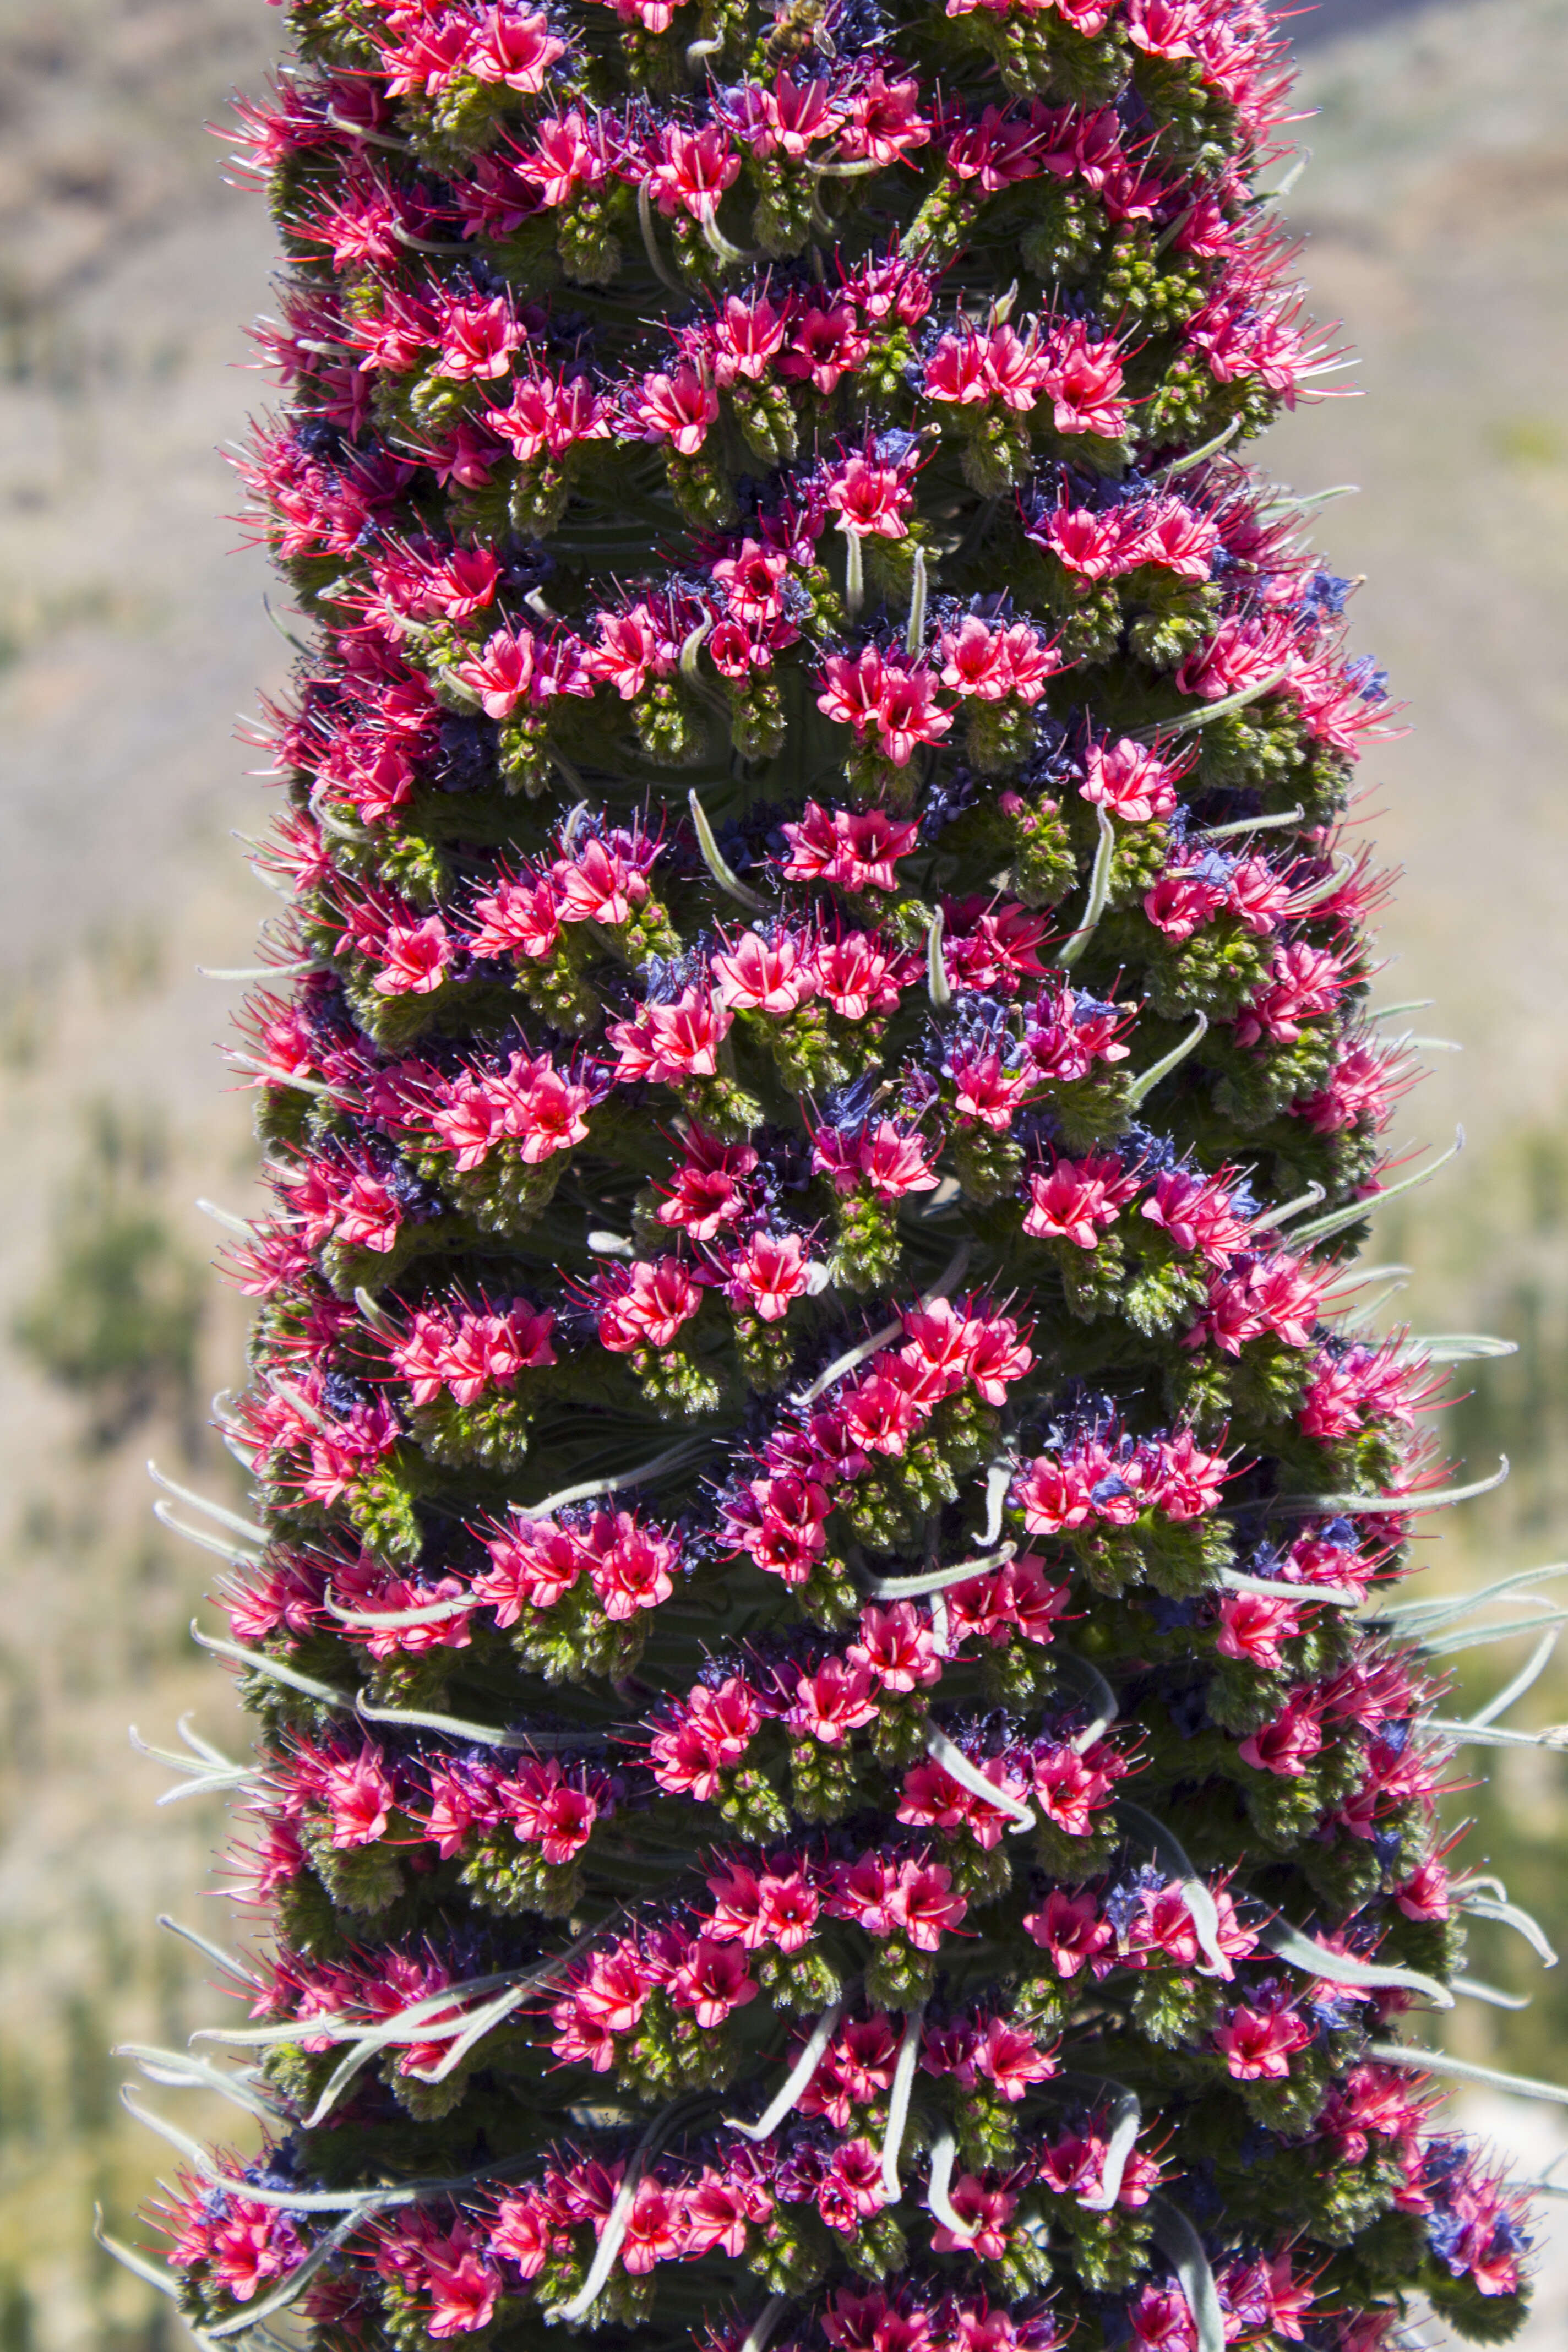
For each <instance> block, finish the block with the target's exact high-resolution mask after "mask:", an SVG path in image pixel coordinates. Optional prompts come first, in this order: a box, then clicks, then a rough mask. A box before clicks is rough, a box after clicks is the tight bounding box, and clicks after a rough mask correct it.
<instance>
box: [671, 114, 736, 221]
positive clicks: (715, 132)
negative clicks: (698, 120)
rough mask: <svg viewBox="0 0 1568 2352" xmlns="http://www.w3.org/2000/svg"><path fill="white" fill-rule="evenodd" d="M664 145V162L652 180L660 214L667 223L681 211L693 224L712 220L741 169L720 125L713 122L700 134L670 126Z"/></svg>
mask: <svg viewBox="0 0 1568 2352" xmlns="http://www.w3.org/2000/svg"><path fill="white" fill-rule="evenodd" d="M661 144H662V157H661V160H660V161H659V162H658V163H656V164H655V165H654V168H653V172H652V173H651V175H650V179H649V185H650V186H651V188H652V190H653V193H654V198H655V201H656V203H657V204H658V208H659V211H660V212H661V213H663V215H665V217H666V219H667V220H668V218H669V216H670V215H672V214H673V213H676V212H681V211H684V212H687V213H689V214H690V215H691V217H692V218H693V219H694V220H700V219H702V218H703V217H704V216H707V217H709V218H711V216H712V214H713V211H714V209H715V207H716V205H718V202H719V199H720V197H721V195H722V194H723V193H724V191H725V189H726V188H728V187H730V186H731V185H732V184H733V183H734V181H735V180H736V178H737V177H738V175H739V173H740V169H741V159H740V157H739V156H738V155H737V154H736V153H735V152H734V150H733V149H732V148H731V144H730V142H729V138H728V136H727V134H726V133H725V131H724V130H723V129H722V127H721V125H720V124H719V123H717V122H710V123H707V124H706V125H705V126H704V127H703V129H702V130H700V131H686V130H683V129H682V128H681V126H680V125H679V123H677V122H672V123H668V124H667V125H666V127H665V130H664V131H663V134H662V141H661Z"/></svg>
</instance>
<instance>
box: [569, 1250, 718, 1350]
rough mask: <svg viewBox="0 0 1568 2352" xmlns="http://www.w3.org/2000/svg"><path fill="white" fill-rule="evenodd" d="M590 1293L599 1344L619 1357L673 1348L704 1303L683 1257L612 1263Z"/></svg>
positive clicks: (606, 1267) (589, 1289) (593, 1284)
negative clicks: (595, 1310)
mask: <svg viewBox="0 0 1568 2352" xmlns="http://www.w3.org/2000/svg"><path fill="white" fill-rule="evenodd" d="M587 1289H588V1294H589V1296H590V1297H593V1298H594V1299H595V1300H596V1301H597V1302H598V1305H599V1308H600V1313H599V1344H600V1346H601V1347H603V1348H608V1349H610V1350H611V1351H612V1353H614V1354H616V1355H618V1356H625V1355H630V1354H631V1353H632V1352H633V1351H634V1350H635V1349H638V1348H653V1349H658V1350H660V1351H662V1350H663V1349H667V1348H668V1347H670V1346H672V1345H673V1343H674V1340H675V1338H676V1335H677V1334H678V1332H679V1331H680V1330H681V1328H683V1327H684V1326H685V1325H686V1324H688V1323H689V1322H690V1320H691V1318H692V1317H693V1316H694V1315H695V1314H696V1312H697V1310H698V1308H699V1307H700V1305H701V1304H702V1293H701V1290H700V1287H699V1286H698V1284H697V1283H696V1282H695V1281H694V1279H693V1278H692V1276H691V1275H690V1274H689V1272H688V1271H687V1269H686V1267H685V1266H684V1265H682V1264H681V1262H680V1260H679V1258H678V1257H656V1258H644V1259H639V1260H638V1261H637V1264H636V1265H629V1266H628V1265H607V1266H605V1268H604V1269H603V1271H602V1272H601V1273H599V1274H596V1275H595V1276H594V1278H593V1280H592V1282H590V1283H589V1284H588V1285H587Z"/></svg>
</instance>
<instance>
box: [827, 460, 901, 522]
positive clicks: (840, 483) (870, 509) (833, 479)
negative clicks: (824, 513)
mask: <svg viewBox="0 0 1568 2352" xmlns="http://www.w3.org/2000/svg"><path fill="white" fill-rule="evenodd" d="M825 487H826V494H827V503H828V505H829V507H830V508H831V509H833V511H834V513H835V514H837V515H839V516H840V517H842V520H843V528H844V529H845V530H848V531H853V532H854V533H855V535H856V537H857V538H859V539H865V538H868V537H874V538H879V539H902V538H903V537H904V536H905V533H906V531H907V530H908V526H909V515H910V506H911V505H912V503H913V492H912V490H911V488H910V480H909V475H908V472H907V469H906V468H905V467H902V466H898V465H885V464H882V463H881V462H879V460H877V459H875V458H873V457H850V458H848V459H847V460H846V462H845V463H844V464H843V465H842V466H835V467H829V469H828V472H827V474H826V482H825Z"/></svg>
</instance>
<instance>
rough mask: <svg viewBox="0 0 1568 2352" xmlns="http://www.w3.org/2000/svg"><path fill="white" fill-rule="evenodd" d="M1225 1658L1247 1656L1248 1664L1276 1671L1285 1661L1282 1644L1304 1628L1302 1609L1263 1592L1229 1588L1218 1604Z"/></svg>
mask: <svg viewBox="0 0 1568 2352" xmlns="http://www.w3.org/2000/svg"><path fill="white" fill-rule="evenodd" d="M1219 1621H1220V1631H1219V1639H1218V1641H1217V1642H1216V1643H1215V1648H1216V1649H1217V1650H1218V1652H1219V1654H1220V1656H1221V1657H1222V1658H1236V1659H1237V1660H1245V1661H1246V1663H1247V1664H1248V1665H1254V1666H1261V1667H1262V1668H1264V1669H1265V1670H1266V1671H1267V1672H1275V1671H1277V1670H1278V1669H1279V1667H1280V1666H1282V1665H1283V1664H1284V1663H1285V1661H1284V1657H1283V1655H1282V1654H1281V1651H1280V1647H1279V1644H1280V1643H1281V1642H1288V1641H1290V1640H1291V1639H1293V1637H1294V1636H1295V1635H1296V1634H1297V1633H1300V1630H1301V1612H1300V1609H1299V1608H1298V1607H1297V1606H1296V1604H1295V1603H1294V1602H1293V1601H1286V1600H1279V1601H1271V1600H1269V1599H1268V1597H1267V1595H1265V1594H1264V1593H1261V1592H1227V1593H1226V1595H1225V1596H1224V1598H1223V1599H1222V1601H1220V1606H1219Z"/></svg>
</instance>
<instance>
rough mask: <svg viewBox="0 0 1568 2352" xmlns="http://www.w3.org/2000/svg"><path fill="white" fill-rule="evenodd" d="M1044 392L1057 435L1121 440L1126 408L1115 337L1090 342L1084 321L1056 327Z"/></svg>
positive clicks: (1048, 346)
mask: <svg viewBox="0 0 1568 2352" xmlns="http://www.w3.org/2000/svg"><path fill="white" fill-rule="evenodd" d="M1042 357H1043V361H1044V366H1043V369H1042V376H1041V389H1042V390H1043V392H1044V393H1045V394H1046V397H1047V399H1048V400H1049V401H1050V403H1051V404H1052V412H1053V415H1054V417H1055V421H1056V428H1057V431H1058V433H1063V434H1078V433H1094V434H1099V435H1100V436H1102V437H1103V438H1104V439H1106V440H1110V441H1115V440H1119V439H1120V438H1121V435H1122V434H1123V433H1124V432H1125V431H1126V429H1127V422H1128V409H1127V405H1126V404H1125V402H1123V401H1122V400H1121V398H1120V397H1119V395H1120V394H1121V389H1122V379H1121V353H1120V352H1119V351H1118V348H1117V344H1116V340H1115V338H1114V336H1104V337H1102V338H1100V339H1099V340H1096V339H1095V338H1093V337H1091V336H1090V334H1089V329H1088V327H1087V326H1086V325H1085V324H1084V322H1083V320H1081V319H1068V320H1062V321H1060V322H1058V324H1057V325H1055V326H1053V327H1052V328H1051V330H1050V332H1049V334H1048V335H1047V338H1046V341H1045V344H1044V348H1043V353H1042Z"/></svg>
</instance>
